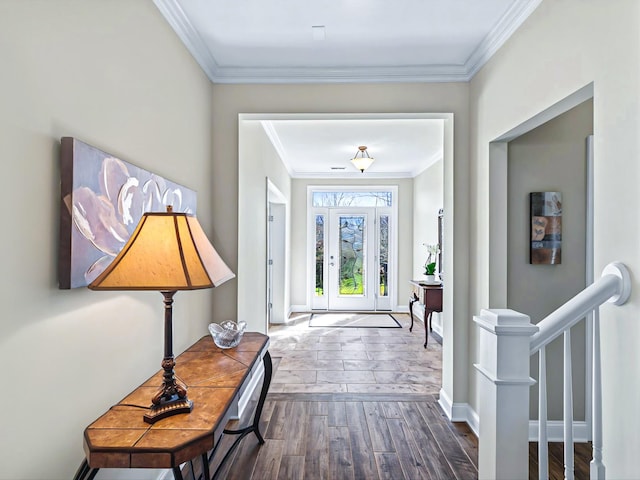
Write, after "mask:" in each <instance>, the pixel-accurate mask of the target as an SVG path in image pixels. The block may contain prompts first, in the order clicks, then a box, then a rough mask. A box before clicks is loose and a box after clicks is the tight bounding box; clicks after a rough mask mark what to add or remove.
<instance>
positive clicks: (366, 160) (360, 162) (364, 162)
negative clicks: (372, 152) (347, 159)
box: [351, 157, 374, 172]
mask: <svg viewBox="0 0 640 480" xmlns="http://www.w3.org/2000/svg"><path fill="white" fill-rule="evenodd" d="M373 160H374V159H373V158H371V157H356V158H353V159H351V163H353V165H354V166H355V167H356V168H357V169H358V170H360V171H361V172H364V171H365V170H366V169H367V168H369V167H370V166H371V164H372V163H373Z"/></svg>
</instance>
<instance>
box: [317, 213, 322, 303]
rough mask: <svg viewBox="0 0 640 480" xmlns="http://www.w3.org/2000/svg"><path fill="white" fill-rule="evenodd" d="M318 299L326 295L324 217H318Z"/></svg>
mask: <svg viewBox="0 0 640 480" xmlns="http://www.w3.org/2000/svg"><path fill="white" fill-rule="evenodd" d="M315 295H316V297H322V296H323V295H324V215H316V289H315Z"/></svg>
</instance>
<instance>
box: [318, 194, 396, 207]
mask: <svg viewBox="0 0 640 480" xmlns="http://www.w3.org/2000/svg"><path fill="white" fill-rule="evenodd" d="M392 200H393V198H392V193H391V192H385V191H380V192H373V191H362V192H346V191H345V192H340V191H338V192H318V191H316V192H313V206H314V207H390V206H391V205H392Z"/></svg>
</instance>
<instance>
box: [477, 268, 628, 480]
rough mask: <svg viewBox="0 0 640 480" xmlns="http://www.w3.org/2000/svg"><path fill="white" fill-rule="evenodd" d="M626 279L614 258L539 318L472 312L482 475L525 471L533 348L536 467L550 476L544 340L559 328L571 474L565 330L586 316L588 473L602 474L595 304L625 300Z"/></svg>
mask: <svg viewBox="0 0 640 480" xmlns="http://www.w3.org/2000/svg"><path fill="white" fill-rule="evenodd" d="M630 285H631V282H630V277H629V273H628V271H627V269H626V267H625V266H624V265H623V264H621V263H617V262H616V263H611V264H609V265H607V266H606V267H605V269H604V271H603V273H602V276H601V277H600V278H599V279H598V280H596V281H595V282H594V283H593V284H591V285H590V286H588V287H587V288H585V289H584V290H583V291H582V292H580V293H579V294H578V295H576V296H575V297H573V298H572V299H571V300H569V301H568V302H567V303H565V304H564V305H562V306H561V307H560V308H558V309H557V310H555V311H554V312H553V313H551V314H550V315H548V316H547V317H546V318H544V319H543V320H541V321H540V322H539V323H538V324H537V325H533V324H532V323H531V321H530V318H529V317H528V316H527V315H525V314H522V313H519V312H516V311H514V310H507V309H489V310H482V311H481V313H480V315H479V316H477V317H474V321H475V323H476V325H477V326H478V327H479V332H480V333H479V337H480V345H479V347H480V348H479V352H480V359H479V360H480V361H479V362H478V363H477V364H476V365H475V367H476V369H477V370H478V371H479V372H480V374H481V375H479V382H478V388H479V398H480V402H479V408H478V410H479V411H478V414H479V418H480V437H479V449H478V469H479V478H480V479H505V480H507V479H508V480H514V479H527V478H529V472H528V468H529V461H528V445H529V395H530V388H531V385H533V384H534V383H535V380H533V379H532V378H531V377H530V372H529V366H530V361H529V359H530V356H532V355H536V354H538V358H539V362H540V368H539V379H538V382H539V388H538V392H539V402H538V404H539V411H538V419H539V422H538V423H539V427H538V448H539V451H538V464H539V469H538V471H539V478H540V479H547V478H549V473H548V451H547V445H548V440H547V384H546V371H547V369H548V365H547V361H546V355H545V347H546V346H547V345H548V344H549V343H550V342H551V341H553V340H554V339H556V338H558V337H559V336H560V335H563V337H564V362H563V363H564V364H563V367H562V368H563V373H564V386H563V417H564V418H563V424H564V456H565V457H564V465H565V468H564V477H565V478H566V479H570V480H572V479H573V478H574V460H573V451H574V449H573V443H574V434H573V433H574V432H573V391H572V368H571V367H572V366H571V331H570V329H571V327H573V326H574V325H576V324H577V323H578V322H580V321H588V322H590V323H591V327H592V328H591V331H592V333H593V334H592V337H591V338H592V349H591V350H590V351H589V353H588V355H587V357H588V358H589V359H590V360H591V362H592V368H591V369H590V371H591V379H590V380H591V382H590V385H591V396H592V398H591V402H590V411H589V412H588V414H587V417H588V418H589V419H590V422H588V423H590V424H591V440H592V444H593V460H592V461H591V465H590V475H591V479H592V480H594V479H595V480H602V479H604V478H605V466H604V464H603V462H602V404H601V392H602V389H601V387H602V383H601V376H600V334H599V332H600V325H599V318H598V311H599V307H600V305H602V304H603V303H605V302H610V303H613V304H615V305H622V304H623V303H625V302H626V301H627V300H628V298H629V295H630V291H631V287H630ZM585 317H587V319H586V320H585ZM552 368H557V366H552ZM587 405H589V403H587Z"/></svg>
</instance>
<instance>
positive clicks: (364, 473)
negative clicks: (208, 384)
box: [185, 393, 478, 480]
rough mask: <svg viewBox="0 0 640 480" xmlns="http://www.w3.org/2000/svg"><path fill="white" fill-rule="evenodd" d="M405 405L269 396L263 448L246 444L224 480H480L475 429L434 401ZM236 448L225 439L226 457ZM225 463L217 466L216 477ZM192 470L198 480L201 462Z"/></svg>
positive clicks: (373, 399)
mask: <svg viewBox="0 0 640 480" xmlns="http://www.w3.org/2000/svg"><path fill="white" fill-rule="evenodd" d="M404 397H405V398H402V399H400V398H394V396H392V395H385V394H366V395H363V394H341V393H337V394H304V393H302V394H285V393H276V394H270V395H269V396H268V397H267V402H266V403H265V408H264V411H263V416H262V422H261V431H262V433H263V435H264V438H265V444H264V445H262V446H260V445H259V444H258V441H257V439H256V437H255V436H254V435H250V436H248V437H246V438H245V439H244V440H243V441H242V442H241V443H240V445H239V447H238V448H237V449H236V451H235V452H234V454H233V455H232V458H231V459H230V461H229V462H228V463H227V464H226V465H225V466H224V467H223V470H222V471H221V475H220V477H219V478H225V479H229V480H249V479H252V480H258V479H260V480H268V479H287V480H290V479H306V480H312V479H353V480H364V479H367V480H369V479H393V480H400V479H407V480H414V479H416V480H417V479H475V478H477V476H478V472H477V464H476V462H477V440H476V437H475V436H474V435H473V433H472V432H471V431H470V430H469V428H468V427H467V426H466V425H464V424H454V423H451V422H449V421H448V420H447V418H446V417H445V416H444V415H443V413H442V411H441V409H440V407H439V406H438V404H437V399H436V397H435V396H433V395H427V396H425V395H419V394H413V395H405V396H404ZM230 428H234V427H233V426H230ZM232 441H233V438H231V437H225V438H223V442H222V443H223V445H222V446H221V451H222V452H224V451H225V450H226V448H227V446H228V445H230V444H231V443H232ZM221 457H222V454H216V456H215V457H214V458H213V459H212V461H211V471H212V472H213V471H214V470H215V468H217V465H218V464H219V463H220V460H221ZM194 468H195V469H196V475H200V468H199V465H197V462H195V465H194ZM189 476H190V472H185V478H190V477H189Z"/></svg>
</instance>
